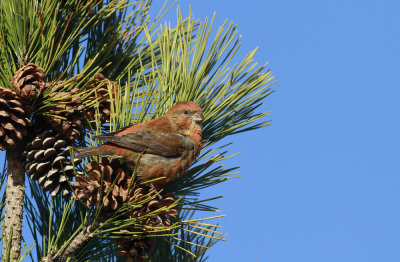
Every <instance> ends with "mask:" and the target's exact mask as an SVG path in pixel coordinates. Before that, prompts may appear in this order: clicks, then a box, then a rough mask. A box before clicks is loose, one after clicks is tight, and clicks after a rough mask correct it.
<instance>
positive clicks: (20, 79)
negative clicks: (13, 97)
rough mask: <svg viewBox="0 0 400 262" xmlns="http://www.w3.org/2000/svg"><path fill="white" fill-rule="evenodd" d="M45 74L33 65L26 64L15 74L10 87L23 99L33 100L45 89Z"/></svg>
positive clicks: (41, 69)
mask: <svg viewBox="0 0 400 262" xmlns="http://www.w3.org/2000/svg"><path fill="white" fill-rule="evenodd" d="M45 78H46V72H45V71H44V69H43V68H41V67H39V66H37V65H35V64H32V63H31V64H27V65H25V66H23V67H21V68H20V69H19V70H18V71H17V72H15V74H14V77H13V80H12V86H13V88H14V90H15V92H17V94H18V95H20V96H21V97H22V98H23V99H25V100H27V101H30V100H33V99H35V98H36V97H37V96H38V95H39V93H40V92H42V91H43V89H44V88H45V85H44V81H45Z"/></svg>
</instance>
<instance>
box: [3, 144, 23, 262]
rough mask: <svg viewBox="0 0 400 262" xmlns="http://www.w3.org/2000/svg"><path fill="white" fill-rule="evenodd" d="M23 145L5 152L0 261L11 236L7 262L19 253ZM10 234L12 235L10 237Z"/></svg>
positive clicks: (4, 254)
mask: <svg viewBox="0 0 400 262" xmlns="http://www.w3.org/2000/svg"><path fill="white" fill-rule="evenodd" d="M22 152H23V143H21V144H19V145H17V147H16V148H13V149H8V150H7V153H6V155H7V188H6V206H5V212H4V216H5V217H4V227H3V243H2V256H1V261H2V262H5V261H6V260H7V255H6V250H7V243H8V241H9V238H10V236H11V253H10V260H9V261H17V259H18V257H19V256H20V252H21V237H22V235H21V231H22V214H23V207H24V195H25V170H24V168H23V159H22V156H21V154H22ZM11 234H12V235H11Z"/></svg>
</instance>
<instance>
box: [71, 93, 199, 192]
mask: <svg viewBox="0 0 400 262" xmlns="http://www.w3.org/2000/svg"><path fill="white" fill-rule="evenodd" d="M203 120H204V116H203V111H202V109H201V107H200V106H199V105H198V104H196V103H194V102H191V101H186V102H181V103H178V104H176V105H174V106H173V107H171V108H170V109H169V110H168V111H167V112H166V113H165V114H164V115H163V116H161V117H159V118H156V119H153V120H150V121H148V122H146V123H141V124H136V125H132V126H129V127H128V128H125V129H124V130H122V131H119V132H117V133H112V134H109V135H101V136H98V137H97V138H99V139H101V140H104V141H107V142H106V143H104V144H102V145H100V146H98V147H95V148H90V147H89V148H87V147H86V148H76V149H75V151H77V154H78V155H77V157H87V156H103V157H112V158H122V159H124V160H125V161H126V163H127V164H128V166H129V167H130V168H131V169H132V170H136V174H137V177H138V178H139V179H140V180H142V181H148V180H152V179H156V178H160V177H165V178H164V179H161V180H157V181H155V182H154V183H157V184H159V183H166V182H170V181H172V180H174V179H175V178H176V177H179V176H181V175H182V174H184V173H185V171H186V170H187V169H188V168H189V166H190V164H191V163H192V162H193V161H194V160H195V158H196V157H197V156H198V154H199V153H200V150H201V129H202V121H203Z"/></svg>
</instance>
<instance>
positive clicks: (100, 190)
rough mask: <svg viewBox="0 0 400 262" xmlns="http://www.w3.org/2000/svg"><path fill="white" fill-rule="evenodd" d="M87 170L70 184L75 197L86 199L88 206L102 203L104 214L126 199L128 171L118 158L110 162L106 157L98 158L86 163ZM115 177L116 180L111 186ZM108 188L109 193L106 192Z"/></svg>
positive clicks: (119, 205)
mask: <svg viewBox="0 0 400 262" xmlns="http://www.w3.org/2000/svg"><path fill="white" fill-rule="evenodd" d="M87 172H88V175H87V177H83V176H77V177H76V179H77V181H78V182H75V183H73V184H72V186H73V188H74V191H75V198H76V199H80V200H82V201H86V204H87V205H88V206H89V205H92V206H97V207H99V206H98V205H100V206H101V205H104V206H103V212H104V215H105V214H107V213H108V212H111V211H113V210H116V209H118V208H119V207H121V206H122V205H123V204H124V203H125V202H127V201H128V199H129V196H128V186H129V181H130V176H129V171H128V169H126V168H124V167H123V166H122V164H121V163H120V161H119V160H118V159H113V160H112V161H111V162H110V161H109V160H108V159H107V158H100V161H99V162H98V163H97V162H91V163H89V164H88V165H87ZM117 177H118V180H117V181H116V183H115V185H114V186H113V187H112V188H111V186H112V184H113V183H114V182H115V179H116V178H117ZM101 182H103V184H100V183H101ZM109 190H111V193H109V194H108V192H109ZM132 193H133V192H132ZM107 194H108V196H107Z"/></svg>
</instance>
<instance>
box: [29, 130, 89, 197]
mask: <svg viewBox="0 0 400 262" xmlns="http://www.w3.org/2000/svg"><path fill="white" fill-rule="evenodd" d="M68 145H69V142H68V141H66V140H65V139H64V138H63V137H62V136H61V135H60V134H59V133H57V132H55V131H52V130H46V131H44V132H42V133H41V134H40V135H38V136H36V137H35V138H34V139H33V140H32V142H30V143H28V144H27V147H26V150H25V152H24V154H23V157H24V158H26V162H25V170H26V171H27V175H28V176H29V177H30V178H31V179H32V180H37V181H38V182H39V185H40V186H41V187H42V190H43V191H50V192H51V193H50V194H51V196H56V195H57V194H62V196H63V197H69V196H70V194H71V193H70V186H69V184H68V180H71V178H72V177H73V175H74V165H77V164H79V162H80V160H79V159H74V165H72V162H71V159H70V158H69V156H70V151H69V147H68ZM77 174H82V173H81V172H79V171H77Z"/></svg>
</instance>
